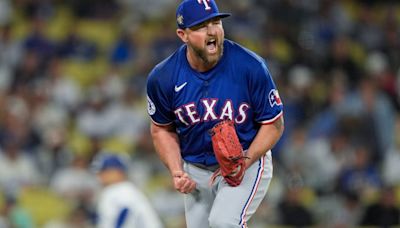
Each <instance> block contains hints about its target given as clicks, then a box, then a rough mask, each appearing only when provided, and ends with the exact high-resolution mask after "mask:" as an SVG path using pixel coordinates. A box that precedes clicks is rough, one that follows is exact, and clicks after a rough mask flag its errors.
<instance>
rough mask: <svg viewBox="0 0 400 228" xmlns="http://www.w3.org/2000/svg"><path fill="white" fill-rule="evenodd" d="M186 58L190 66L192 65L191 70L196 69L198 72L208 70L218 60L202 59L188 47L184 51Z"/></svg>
mask: <svg viewBox="0 0 400 228" xmlns="http://www.w3.org/2000/svg"><path fill="white" fill-rule="evenodd" d="M186 58H187V60H188V62H189V65H190V67H192V69H193V70H196V71H198V72H206V71H209V70H211V69H212V68H213V67H214V66H215V65H217V63H218V61H216V62H213V63H208V62H206V61H204V60H203V59H202V58H200V57H199V56H197V55H196V54H195V53H194V52H193V51H191V50H189V48H188V49H187V51H186Z"/></svg>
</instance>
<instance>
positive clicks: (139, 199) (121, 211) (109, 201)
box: [93, 154, 163, 228]
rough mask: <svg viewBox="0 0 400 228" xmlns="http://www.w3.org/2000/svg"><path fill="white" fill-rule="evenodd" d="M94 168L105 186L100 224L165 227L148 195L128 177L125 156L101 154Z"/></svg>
mask: <svg viewBox="0 0 400 228" xmlns="http://www.w3.org/2000/svg"><path fill="white" fill-rule="evenodd" d="M93 168H94V170H95V171H96V172H97V175H98V177H99V180H100V182H101V184H102V185H103V186H104V188H103V190H102V192H101V193H100V196H99V199H98V206H97V215H98V222H97V226H96V227H98V228H128V227H129V228H161V227H163V225H162V222H161V220H160V218H159V217H158V215H157V214H156V212H155V211H154V209H153V207H152V206H151V204H150V202H149V201H148V199H147V198H146V196H145V195H144V194H143V193H142V192H141V191H140V190H139V189H138V188H137V187H136V186H135V185H134V184H133V183H132V182H130V181H129V180H128V177H127V170H128V165H127V162H126V160H124V158H123V157H122V156H119V155H116V154H101V155H99V156H98V157H96V158H95V160H94V163H93Z"/></svg>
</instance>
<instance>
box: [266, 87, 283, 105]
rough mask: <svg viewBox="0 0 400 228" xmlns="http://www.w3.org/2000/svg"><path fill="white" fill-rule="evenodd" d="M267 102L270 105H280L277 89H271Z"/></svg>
mask: <svg viewBox="0 0 400 228" xmlns="http://www.w3.org/2000/svg"><path fill="white" fill-rule="evenodd" d="M268 99H269V104H270V105H271V107H274V106H275V105H276V106H279V105H282V100H281V98H280V96H279V93H278V90H276V89H272V90H271V91H270V92H269V95H268Z"/></svg>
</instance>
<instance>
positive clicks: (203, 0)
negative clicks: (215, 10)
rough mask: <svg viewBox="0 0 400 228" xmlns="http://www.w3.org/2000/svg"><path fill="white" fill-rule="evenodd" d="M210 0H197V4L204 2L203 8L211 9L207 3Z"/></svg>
mask: <svg viewBox="0 0 400 228" xmlns="http://www.w3.org/2000/svg"><path fill="white" fill-rule="evenodd" d="M209 1H210V0H197V2H198V3H199V4H201V3H204V5H205V7H206V8H205V9H206V10H209V9H211V7H210V6H209V5H208V2H209Z"/></svg>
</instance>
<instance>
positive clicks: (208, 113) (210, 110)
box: [174, 98, 250, 126]
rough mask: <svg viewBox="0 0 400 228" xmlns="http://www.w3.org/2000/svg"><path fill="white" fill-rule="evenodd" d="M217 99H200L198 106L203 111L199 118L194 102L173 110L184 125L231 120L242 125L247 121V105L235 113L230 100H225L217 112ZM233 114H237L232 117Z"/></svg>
mask: <svg viewBox="0 0 400 228" xmlns="http://www.w3.org/2000/svg"><path fill="white" fill-rule="evenodd" d="M218 101H219V100H218V99H217V98H204V99H201V101H200V104H201V105H202V108H203V109H204V114H203V115H201V116H200V113H199V111H198V107H197V106H196V105H195V103H194V102H192V103H188V104H185V105H182V106H180V107H179V108H177V109H175V111H174V113H175V115H176V116H177V118H178V119H179V120H180V121H181V122H182V123H183V124H185V125H187V126H189V125H193V124H197V123H199V122H208V121H214V120H224V119H231V120H235V122H236V123H237V124H241V123H243V122H244V121H245V120H246V119H247V110H248V109H249V108H250V105H249V104H247V103H242V104H240V106H239V108H238V109H237V111H235V109H234V107H233V103H232V101H231V100H225V101H223V102H224V105H223V106H222V108H221V109H220V110H217V108H216V107H217V103H218ZM234 113H238V114H237V116H234Z"/></svg>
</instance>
